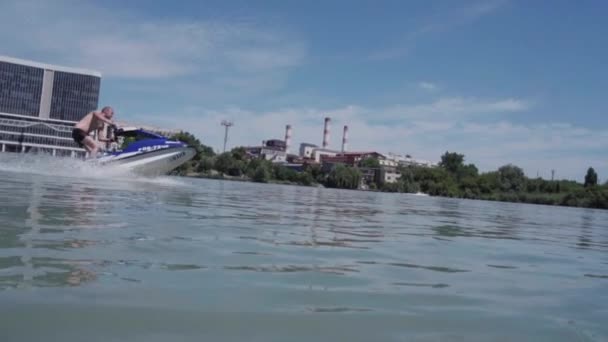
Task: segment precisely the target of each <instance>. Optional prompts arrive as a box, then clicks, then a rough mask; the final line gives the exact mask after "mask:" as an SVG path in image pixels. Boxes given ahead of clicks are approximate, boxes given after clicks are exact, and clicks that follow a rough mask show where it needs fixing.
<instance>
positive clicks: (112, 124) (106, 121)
mask: <svg viewBox="0 0 608 342" xmlns="http://www.w3.org/2000/svg"><path fill="white" fill-rule="evenodd" d="M93 115H95V117H96V118H98V119H99V120H101V121H103V122H105V123H107V124H108V125H110V126H116V125H115V124H114V121H111V120H108V119H106V118H105V117H104V116H103V115H101V112H94V113H93Z"/></svg>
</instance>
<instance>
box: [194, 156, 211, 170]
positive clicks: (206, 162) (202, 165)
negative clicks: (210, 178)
mask: <svg viewBox="0 0 608 342" xmlns="http://www.w3.org/2000/svg"><path fill="white" fill-rule="evenodd" d="M214 165H215V157H202V158H201V160H200V161H199V163H198V165H197V167H196V171H197V172H205V173H206V172H209V171H211V170H213V167H214Z"/></svg>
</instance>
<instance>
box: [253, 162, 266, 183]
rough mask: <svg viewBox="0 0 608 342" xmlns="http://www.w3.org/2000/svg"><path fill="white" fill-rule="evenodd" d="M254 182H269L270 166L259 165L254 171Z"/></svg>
mask: <svg viewBox="0 0 608 342" xmlns="http://www.w3.org/2000/svg"><path fill="white" fill-rule="evenodd" d="M252 179H253V181H254V182H258V183H266V182H268V179H270V171H268V168H267V167H266V165H263V164H262V165H260V166H258V167H257V168H256V169H255V171H254V172H253V177H252Z"/></svg>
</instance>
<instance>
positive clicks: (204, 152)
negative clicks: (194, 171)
mask: <svg viewBox="0 0 608 342" xmlns="http://www.w3.org/2000/svg"><path fill="white" fill-rule="evenodd" d="M171 139H173V140H179V141H181V142H183V143H186V144H188V145H190V146H192V147H194V148H195V149H196V152H197V153H196V155H195V156H194V158H192V159H193V160H199V159H200V158H201V157H204V156H214V155H215V152H213V149H212V148H211V147H209V146H206V145H203V144H201V142H200V141H199V140H198V139H197V138H196V137H195V136H194V135H193V134H192V133H189V132H180V133H177V134H174V135H172V136H171Z"/></svg>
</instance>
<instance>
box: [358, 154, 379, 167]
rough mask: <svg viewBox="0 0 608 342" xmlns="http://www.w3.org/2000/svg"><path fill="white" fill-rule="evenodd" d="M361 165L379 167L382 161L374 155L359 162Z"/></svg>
mask: <svg viewBox="0 0 608 342" xmlns="http://www.w3.org/2000/svg"><path fill="white" fill-rule="evenodd" d="M359 167H367V168H375V169H377V168H379V167H380V161H379V160H378V158H374V157H367V158H365V159H363V160H361V161H360V162H359Z"/></svg>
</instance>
